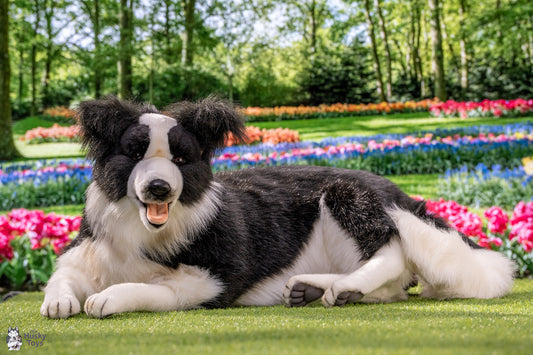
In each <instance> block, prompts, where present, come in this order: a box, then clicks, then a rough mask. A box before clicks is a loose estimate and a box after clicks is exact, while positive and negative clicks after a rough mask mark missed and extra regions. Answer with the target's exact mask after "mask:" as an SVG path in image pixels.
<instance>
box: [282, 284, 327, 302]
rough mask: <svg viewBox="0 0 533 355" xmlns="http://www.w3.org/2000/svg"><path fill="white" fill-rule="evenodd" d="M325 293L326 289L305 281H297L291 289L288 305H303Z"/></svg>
mask: <svg viewBox="0 0 533 355" xmlns="http://www.w3.org/2000/svg"><path fill="white" fill-rule="evenodd" d="M322 294H324V290H322V289H321V288H318V287H314V286H311V285H308V284H305V283H301V282H300V283H297V284H295V285H294V286H293V287H292V289H291V290H290V295H289V300H288V305H289V306H291V307H303V306H305V305H308V304H309V303H311V302H313V301H316V300H317V299H319V298H320V297H322Z"/></svg>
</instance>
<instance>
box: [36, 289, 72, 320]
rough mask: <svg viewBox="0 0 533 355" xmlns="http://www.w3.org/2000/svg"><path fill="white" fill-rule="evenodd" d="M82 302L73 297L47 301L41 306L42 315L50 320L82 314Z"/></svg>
mask: <svg viewBox="0 0 533 355" xmlns="http://www.w3.org/2000/svg"><path fill="white" fill-rule="evenodd" d="M80 311H81V306H80V301H78V299H77V298H76V297H74V296H72V295H65V296H61V297H59V298H57V299H45V301H44V302H43V305H42V306H41V315H43V316H44V317H48V318H68V317H70V316H73V315H75V314H78V313H80Z"/></svg>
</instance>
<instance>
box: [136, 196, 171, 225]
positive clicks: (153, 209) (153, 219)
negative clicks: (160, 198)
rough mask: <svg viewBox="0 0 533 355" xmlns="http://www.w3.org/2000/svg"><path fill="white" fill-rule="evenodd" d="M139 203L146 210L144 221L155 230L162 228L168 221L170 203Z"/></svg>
mask: <svg viewBox="0 0 533 355" xmlns="http://www.w3.org/2000/svg"><path fill="white" fill-rule="evenodd" d="M139 201H140V202H141V204H142V205H143V206H144V208H145V209H146V219H147V220H148V222H150V224H151V225H153V226H154V227H156V228H159V227H161V226H163V225H164V224H165V223H167V221H168V216H169V214H168V211H169V206H170V203H144V202H142V201H141V200H140V199H139Z"/></svg>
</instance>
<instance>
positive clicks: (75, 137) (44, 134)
mask: <svg viewBox="0 0 533 355" xmlns="http://www.w3.org/2000/svg"><path fill="white" fill-rule="evenodd" d="M79 134H80V126H78V125H72V126H68V127H62V126H60V125H58V124H57V123H55V124H54V125H53V126H52V127H51V128H43V127H37V128H34V129H31V130H29V131H27V132H26V134H25V135H24V136H23V137H20V140H22V141H26V142H27V143H28V144H40V143H50V142H79ZM245 134H246V139H245V140H244V142H243V143H245V144H254V143H257V142H263V143H270V144H278V143H284V142H286V143H295V142H299V141H300V136H299V134H298V132H296V131H294V130H290V129H288V128H276V129H260V128H257V127H254V126H247V127H246V131H245ZM240 143H241V142H237V141H236V140H235V138H234V137H233V135H230V136H229V137H228V139H227V140H226V146H228V147H230V146H233V145H235V144H240Z"/></svg>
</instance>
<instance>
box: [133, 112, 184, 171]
mask: <svg viewBox="0 0 533 355" xmlns="http://www.w3.org/2000/svg"><path fill="white" fill-rule="evenodd" d="M139 123H140V124H144V125H147V126H148V127H150V145H149V146H148V149H147V150H146V153H145V154H144V158H145V159H146V158H151V157H155V156H157V157H162V158H166V159H167V160H170V159H172V153H170V148H169V144H168V131H169V130H170V129H171V128H172V127H174V126H176V125H177V124H178V122H177V121H176V120H175V119H173V118H170V117H168V116H165V115H161V114H158V113H145V114H143V115H142V116H141V117H140V118H139Z"/></svg>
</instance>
